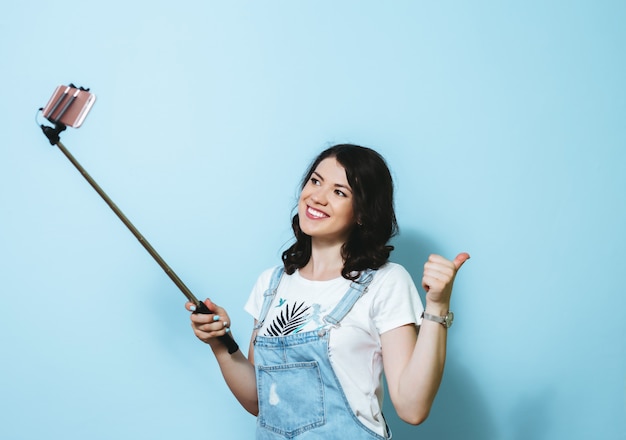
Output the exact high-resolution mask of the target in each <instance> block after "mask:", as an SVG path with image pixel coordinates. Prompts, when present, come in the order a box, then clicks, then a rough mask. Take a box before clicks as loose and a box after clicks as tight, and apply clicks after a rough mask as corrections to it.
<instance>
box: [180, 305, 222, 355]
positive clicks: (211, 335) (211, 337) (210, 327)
mask: <svg viewBox="0 0 626 440" xmlns="http://www.w3.org/2000/svg"><path fill="white" fill-rule="evenodd" d="M204 304H205V305H206V306H207V308H208V309H209V310H210V311H211V313H210V314H204V313H192V314H191V318H190V319H191V328H192V329H193V332H194V333H195V335H196V337H197V338H198V339H200V340H201V341H202V342H205V343H207V344H211V345H212V346H213V343H214V342H217V338H218V337H220V336H224V335H225V334H227V333H228V332H230V318H229V317H228V313H226V310H224V309H223V308H221V307H219V306H218V305H217V304H214V303H213V302H212V301H211V300H210V299H208V298H207V299H205V300H204ZM185 308H186V309H187V310H189V311H190V312H194V311H195V306H194V304H193V303H191V302H187V303H186V304H185Z"/></svg>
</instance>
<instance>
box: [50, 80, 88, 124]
mask: <svg viewBox="0 0 626 440" xmlns="http://www.w3.org/2000/svg"><path fill="white" fill-rule="evenodd" d="M95 101H96V95H94V94H93V93H90V92H88V91H86V90H81V89H78V88H76V87H72V86H58V87H57V88H56V90H55V91H54V93H53V94H52V97H51V98H50V100H49V101H48V104H46V106H45V107H44V109H43V116H44V117H45V118H46V119H48V120H49V121H50V122H53V123H55V124H56V123H59V122H60V123H62V124H64V125H67V126H68V127H74V128H78V127H80V126H81V124H82V123H83V121H84V120H85V117H87V113H89V110H91V107H92V106H93V104H94V102H95Z"/></svg>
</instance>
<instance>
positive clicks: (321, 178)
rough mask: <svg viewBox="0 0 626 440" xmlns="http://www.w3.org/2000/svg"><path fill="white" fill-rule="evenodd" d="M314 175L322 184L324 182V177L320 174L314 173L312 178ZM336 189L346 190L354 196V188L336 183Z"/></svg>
mask: <svg viewBox="0 0 626 440" xmlns="http://www.w3.org/2000/svg"><path fill="white" fill-rule="evenodd" d="M313 175H315V176H316V177H317V178H318V179H320V180H321V181H322V182H324V177H322V175H321V174H320V173H318V172H317V171H313V172H312V173H311V177H312V176H313ZM335 188H342V189H345V190H346V191H349V192H350V194H352V188H350V186H346V185H342V184H341V183H335Z"/></svg>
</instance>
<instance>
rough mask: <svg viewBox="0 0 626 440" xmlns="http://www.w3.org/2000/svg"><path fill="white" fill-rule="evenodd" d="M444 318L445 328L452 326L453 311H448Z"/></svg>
mask: <svg viewBox="0 0 626 440" xmlns="http://www.w3.org/2000/svg"><path fill="white" fill-rule="evenodd" d="M444 319H445V324H444V325H445V326H446V327H447V328H450V327H451V326H452V321H454V313H452V312H448V314H447V315H446V316H445V317H444Z"/></svg>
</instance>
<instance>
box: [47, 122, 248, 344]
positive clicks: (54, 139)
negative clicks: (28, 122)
mask: <svg viewBox="0 0 626 440" xmlns="http://www.w3.org/2000/svg"><path fill="white" fill-rule="evenodd" d="M57 119H60V116H59V117H57ZM51 122H53V123H54V125H55V126H54V128H53V127H48V126H45V125H41V129H42V130H43V133H44V134H45V135H46V137H47V138H48V140H49V141H50V144H51V145H56V146H57V147H59V149H60V150H61V152H62V153H63V154H64V155H65V157H67V158H68V159H69V161H70V162H72V164H73V165H74V166H75V167H76V169H77V170H78V171H79V172H80V173H81V174H82V175H83V177H84V178H85V180H87V182H89V184H90V185H91V186H92V187H93V189H95V190H96V192H97V193H98V194H100V197H102V198H103V199H104V201H105V202H106V203H107V205H109V207H110V208H111V209H112V210H113V212H115V214H116V215H117V216H118V217H119V219H120V220H121V221H122V223H124V224H125V225H126V227H127V228H128V229H129V230H130V232H132V233H133V235H134V236H135V238H137V240H139V243H141V244H142V245H143V247H144V248H145V249H146V250H147V251H148V253H149V254H150V255H152V258H154V259H155V261H156V262H157V263H158V264H159V266H161V268H162V269H163V270H164V271H165V273H166V274H167V275H168V276H169V277H170V278H171V279H172V281H173V282H174V284H176V286H177V287H178V288H179V289H180V290H181V292H183V294H184V295H185V296H186V297H187V299H188V300H189V301H191V302H192V303H193V304H194V305H195V306H196V310H195V312H194V313H202V314H211V313H213V312H211V311H210V310H209V308H208V307H207V306H206V304H204V303H203V302H201V301H199V300H198V298H196V297H195V295H194V294H193V293H191V290H189V288H187V286H186V285H185V283H183V282H182V280H181V279H180V278H179V277H178V275H176V273H174V271H173V270H172V269H171V268H170V267H169V266H168V264H167V263H166V262H165V261H164V260H163V258H161V256H160V255H159V254H158V253H157V251H156V250H155V249H154V248H153V247H152V245H151V244H150V243H148V240H146V239H145V238H144V237H143V235H141V233H139V231H138V230H137V228H136V227H135V226H134V225H133V224H132V223H131V222H130V220H128V218H127V217H126V216H125V215H124V213H123V212H122V211H121V210H120V209H119V208H118V207H117V205H116V204H115V203H113V200H111V199H110V198H109V196H108V195H107V194H106V193H105V192H104V191H103V190H102V188H100V186H99V185H98V184H97V183H96V181H95V180H93V178H92V177H91V176H90V175H89V173H87V171H86V170H85V169H84V168H83V167H82V166H81V164H80V163H78V161H77V160H76V159H75V158H74V156H72V154H71V153H70V152H69V151H68V150H67V148H65V146H64V145H63V144H62V143H61V140H60V139H59V133H61V132H62V131H63V130H65V128H66V126H65V125H64V124H62V123H60V122H54V121H51ZM218 339H219V340H220V342H222V343H223V344H224V345H226V347H228V353H230V354H233V353H235V352H236V351H237V350H239V346H238V345H237V343H236V342H235V340H234V339H233V338H232V337H231V336H229V334H226V335H223V336H219V337H218Z"/></svg>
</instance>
